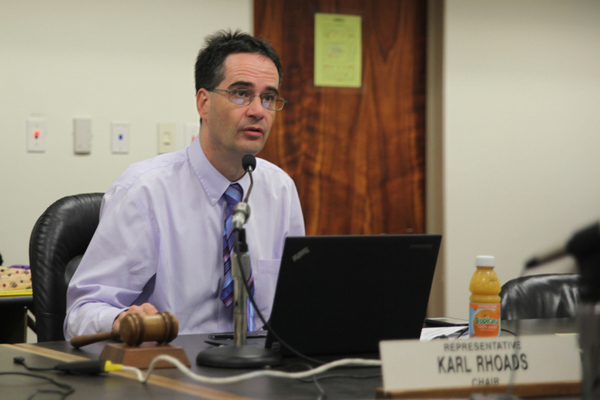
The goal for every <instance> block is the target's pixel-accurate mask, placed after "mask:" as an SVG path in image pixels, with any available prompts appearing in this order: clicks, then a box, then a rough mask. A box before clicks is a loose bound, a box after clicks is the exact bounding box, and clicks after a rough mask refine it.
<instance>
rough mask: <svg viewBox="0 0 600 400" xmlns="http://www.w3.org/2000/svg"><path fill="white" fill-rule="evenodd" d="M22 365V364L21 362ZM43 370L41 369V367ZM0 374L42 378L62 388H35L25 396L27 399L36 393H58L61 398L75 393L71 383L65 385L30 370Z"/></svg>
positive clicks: (2, 373)
mask: <svg viewBox="0 0 600 400" xmlns="http://www.w3.org/2000/svg"><path fill="white" fill-rule="evenodd" d="M23 365H24V364H23ZM41 370H43V369H41ZM1 375H17V376H27V377H30V378H37V379H42V380H45V381H47V382H50V383H51V384H53V385H55V386H57V387H58V388H60V389H64V391H61V390H58V389H36V390H34V391H33V392H32V393H31V394H30V395H29V397H27V400H31V399H33V398H34V397H35V396H36V395H37V394H40V393H42V394H44V393H45V394H50V393H53V394H58V395H60V398H61V400H64V399H66V398H67V396H69V395H71V394H73V393H75V389H74V388H73V386H71V385H67V384H66V383H61V382H58V381H55V380H54V379H52V378H49V377H47V376H43V375H38V374H32V373H30V372H0V376H1Z"/></svg>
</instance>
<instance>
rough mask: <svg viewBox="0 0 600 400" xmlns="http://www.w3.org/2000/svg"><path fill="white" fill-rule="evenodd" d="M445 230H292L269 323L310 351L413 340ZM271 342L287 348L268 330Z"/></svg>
mask: <svg viewBox="0 0 600 400" xmlns="http://www.w3.org/2000/svg"><path fill="white" fill-rule="evenodd" d="M440 242H441V235H361V236H306V237H288V238H287V239H286V242H285V247H284V251H283V257H282V259H281V267H280V271H279V278H278V281H277V288H276V291H275V298H274V302H273V309H272V312H271V317H270V325H271V328H272V330H274V331H275V332H276V333H277V334H278V335H279V336H280V337H281V338H282V340H284V341H285V342H287V343H288V344H289V345H291V346H292V347H294V348H295V349H296V350H298V351H300V352H301V353H304V354H307V355H335V354H337V355H341V354H344V355H352V354H361V353H377V352H378V351H379V341H381V340H388V339H416V338H418V337H419V336H420V333H421V328H422V326H423V320H424V318H425V313H426V310H427V303H428V300H429V292H430V290H431V283H432V280H433V273H434V271H435V264H436V261H437V256H438V251H439V247H440ZM265 346H266V347H268V348H273V349H279V350H280V351H281V352H282V353H283V354H284V355H289V354H291V352H289V351H288V350H287V349H286V348H285V347H284V346H281V344H280V343H279V342H278V341H277V339H276V338H275V337H274V335H273V334H272V332H269V333H268V335H267V340H266V344H265Z"/></svg>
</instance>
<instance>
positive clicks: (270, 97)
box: [260, 94, 275, 103]
mask: <svg viewBox="0 0 600 400" xmlns="http://www.w3.org/2000/svg"><path fill="white" fill-rule="evenodd" d="M260 97H261V98H262V101H264V102H268V103H271V102H273V101H275V95H274V94H263V95H262V96H260Z"/></svg>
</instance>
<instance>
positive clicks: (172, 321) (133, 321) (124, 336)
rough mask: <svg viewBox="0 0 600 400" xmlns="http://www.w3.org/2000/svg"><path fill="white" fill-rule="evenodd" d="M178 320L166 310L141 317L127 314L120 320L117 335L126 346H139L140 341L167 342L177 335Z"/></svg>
mask: <svg viewBox="0 0 600 400" xmlns="http://www.w3.org/2000/svg"><path fill="white" fill-rule="evenodd" d="M178 332H179V322H177V318H176V317H175V316H174V315H173V314H171V313H168V312H159V313H158V314H154V315H147V316H145V317H142V316H141V315H139V314H128V315H127V316H125V318H123V321H121V328H120V330H119V336H120V338H121V340H122V341H123V342H124V343H125V344H127V345H128V346H139V345H140V344H142V342H154V341H156V342H158V344H162V343H169V342H171V341H172V340H173V339H175V338H176V337H177V333H178Z"/></svg>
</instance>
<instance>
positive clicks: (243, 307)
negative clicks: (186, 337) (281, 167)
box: [196, 168, 283, 368]
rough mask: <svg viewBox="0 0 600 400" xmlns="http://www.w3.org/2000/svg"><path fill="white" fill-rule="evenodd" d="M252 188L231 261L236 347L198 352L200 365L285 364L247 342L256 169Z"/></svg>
mask: <svg viewBox="0 0 600 400" xmlns="http://www.w3.org/2000/svg"><path fill="white" fill-rule="evenodd" d="M247 171H248V173H249V174H250V189H248V194H247V195H246V199H245V200H244V201H243V202H240V203H238V204H237V205H236V208H237V207H240V208H241V209H242V210H243V214H245V218H244V219H243V220H242V221H241V222H240V223H239V224H237V223H234V235H235V243H234V247H233V248H234V252H233V253H234V254H233V257H232V262H231V278H232V280H233V345H226V346H219V347H212V348H208V349H206V350H203V351H201V352H200V353H198V356H197V357H196V364H198V365H204V366H209V367H218V368H258V367H266V366H274V365H279V364H282V363H283V357H282V356H281V353H279V352H278V351H275V350H271V349H268V348H266V347H256V346H249V345H248V344H247V343H246V339H247V335H246V334H247V329H248V328H247V327H248V313H247V310H248V309H247V307H248V283H247V282H248V281H247V279H246V277H248V276H250V256H249V255H248V244H247V243H246V230H245V229H244V227H243V224H245V223H246V220H247V219H248V217H249V216H250V207H249V206H248V196H249V195H250V191H251V190H252V186H253V184H254V182H253V181H252V168H249V169H248V170H247Z"/></svg>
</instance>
